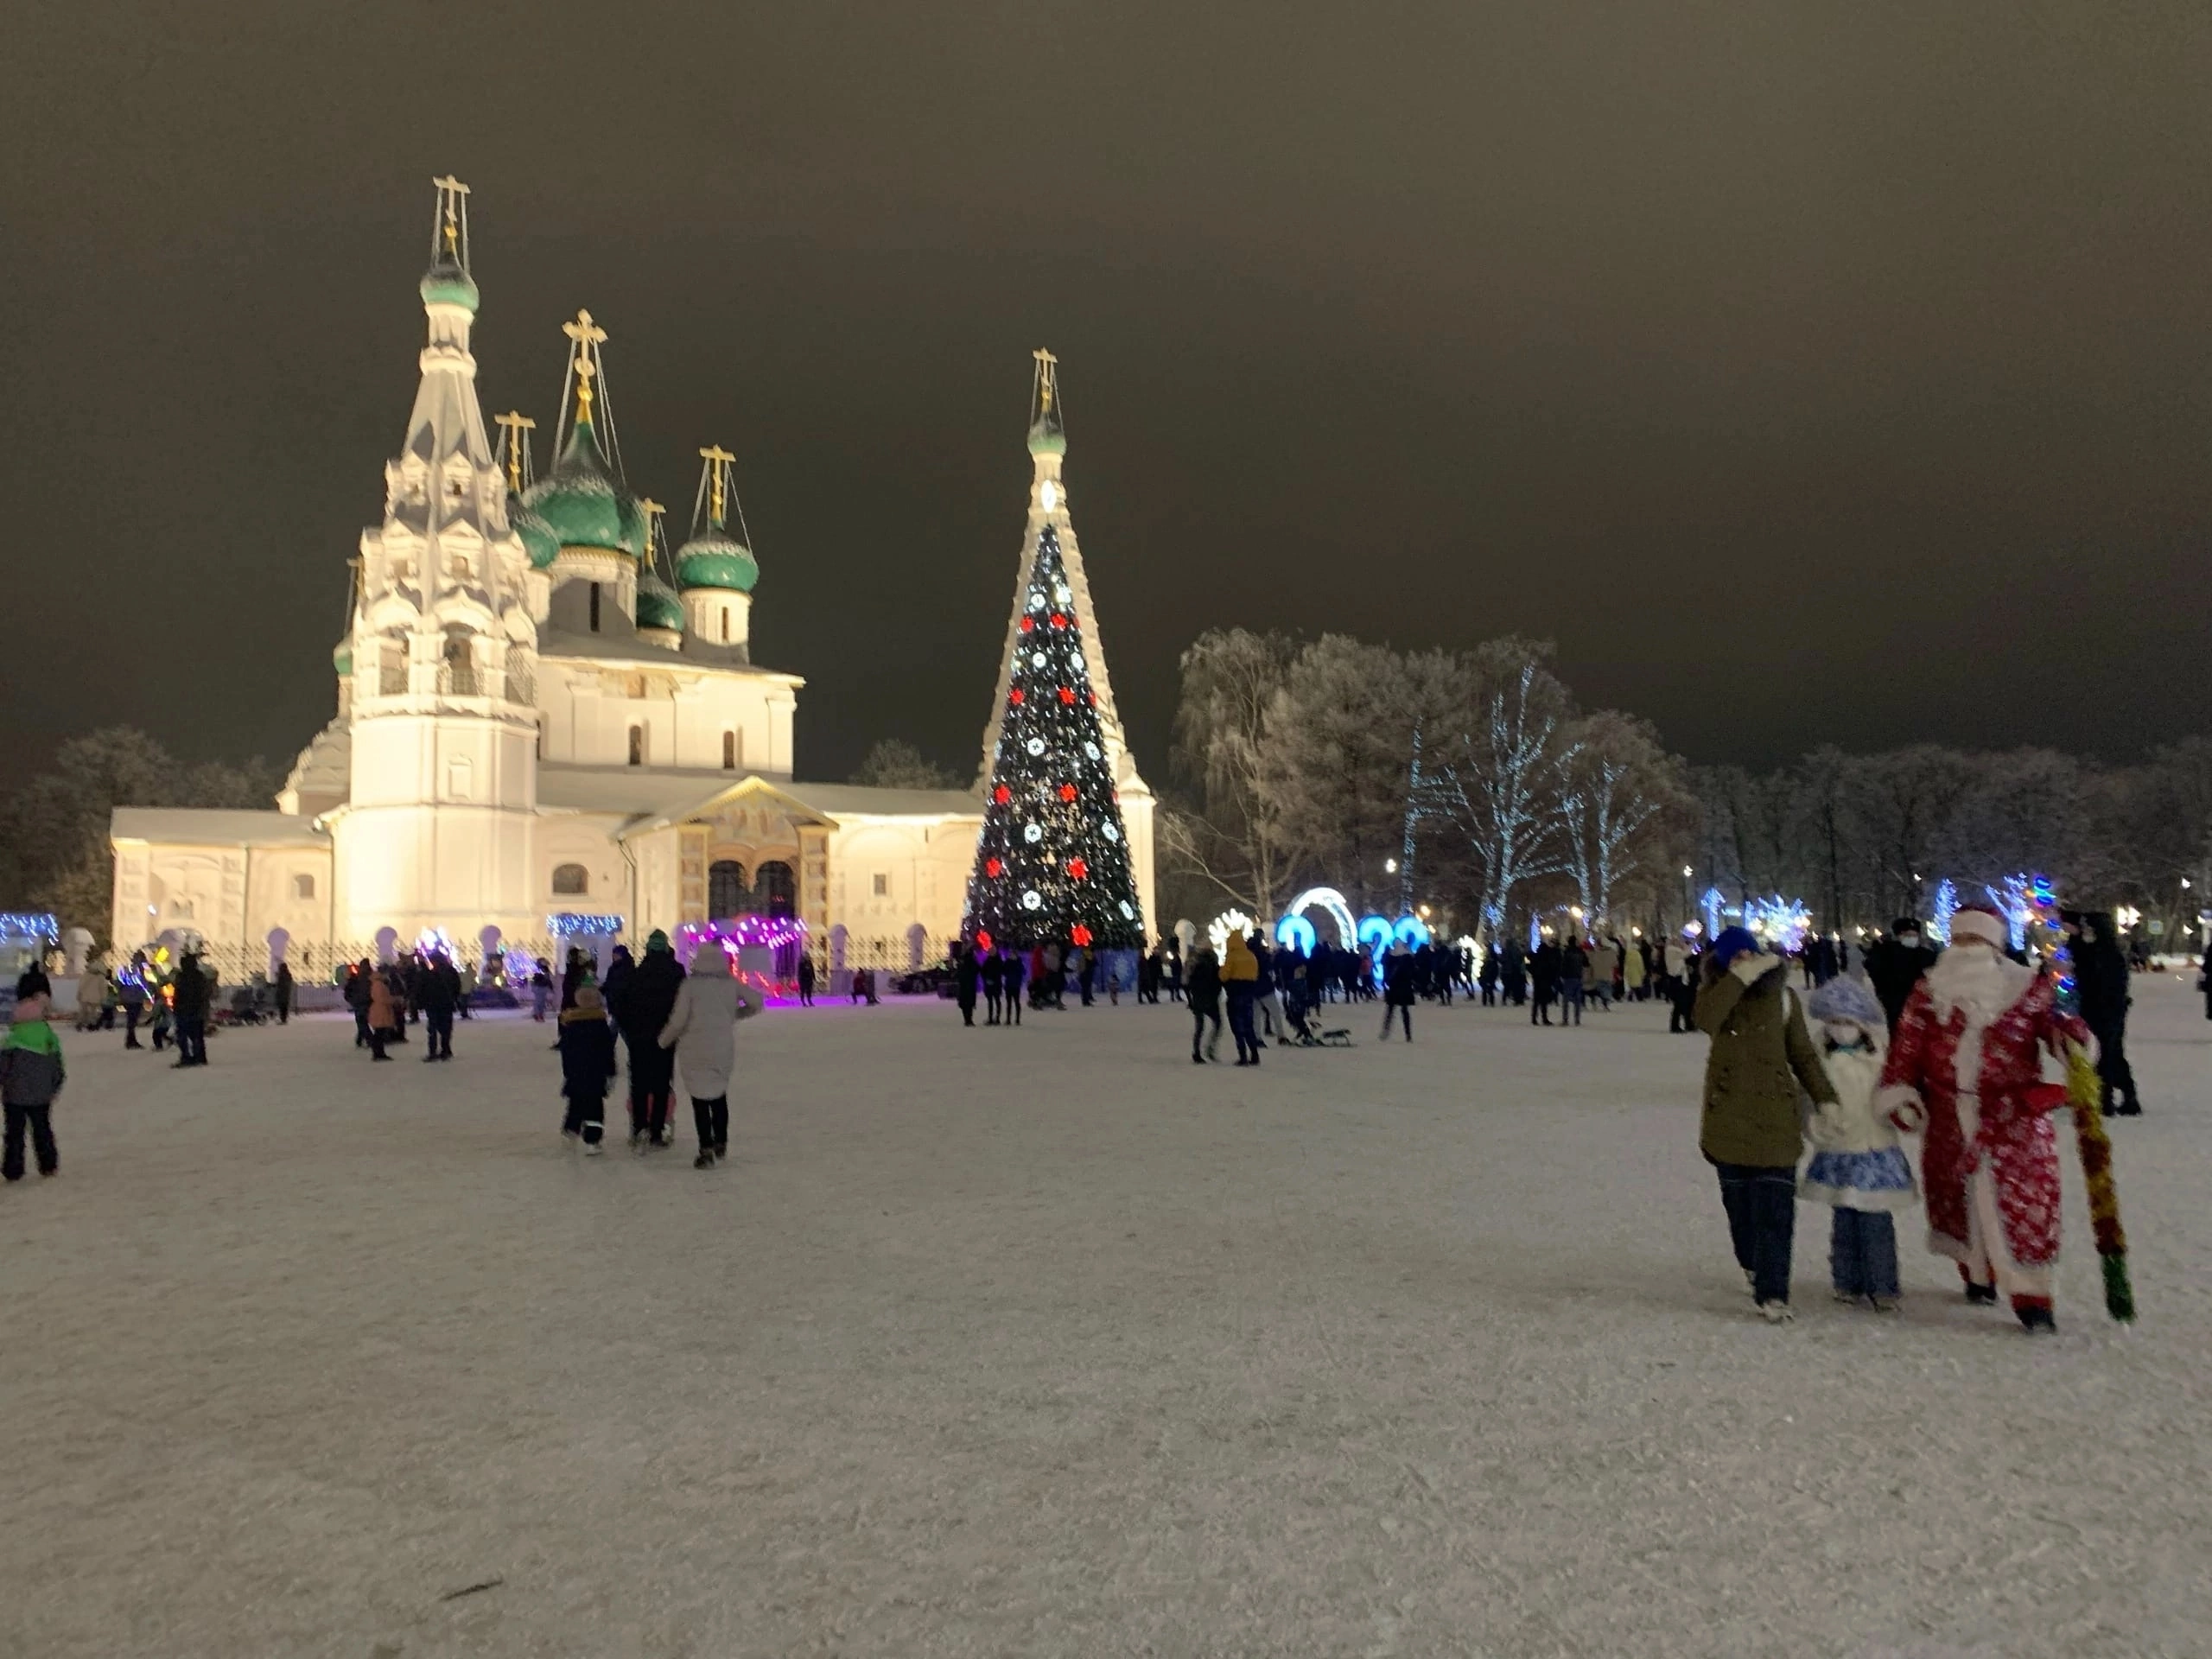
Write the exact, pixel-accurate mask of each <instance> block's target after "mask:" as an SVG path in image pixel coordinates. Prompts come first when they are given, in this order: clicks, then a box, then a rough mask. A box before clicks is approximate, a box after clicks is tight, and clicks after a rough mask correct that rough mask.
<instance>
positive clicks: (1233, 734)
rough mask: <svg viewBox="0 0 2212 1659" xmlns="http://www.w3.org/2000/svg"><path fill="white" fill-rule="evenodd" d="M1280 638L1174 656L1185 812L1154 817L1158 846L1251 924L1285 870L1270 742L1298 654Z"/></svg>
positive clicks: (1239, 631)
mask: <svg viewBox="0 0 2212 1659" xmlns="http://www.w3.org/2000/svg"><path fill="white" fill-rule="evenodd" d="M1297 649H1298V648H1297V645H1296V642H1295V641H1294V640H1293V639H1290V638H1289V636H1287V635H1286V634H1281V633H1252V632H1248V631H1247V630H1245V629H1243V628H1227V629H1219V628H1217V629H1213V630H1211V631H1210V632H1205V633H1203V634H1200V635H1199V636H1198V639H1196V640H1195V641H1194V642H1193V643H1192V645H1191V647H1190V649H1188V650H1187V651H1185V652H1184V653H1183V659H1182V677H1183V686H1182V698H1181V701H1180V702H1179V704H1178V705H1177V708H1176V711H1175V766H1176V771H1177V773H1178V775H1179V778H1180V779H1182V780H1183V781H1184V782H1185V784H1186V785H1188V786H1189V787H1190V788H1191V790H1192V791H1193V792H1194V794H1195V797H1196V810H1193V811H1174V810H1170V811H1168V812H1166V813H1163V814H1162V815H1161V817H1160V847H1161V849H1162V851H1164V852H1165V853H1166V854H1167V855H1168V856H1169V857H1170V858H1171V859H1173V860H1176V861H1180V862H1182V863H1184V864H1186V865H1188V866H1189V867H1190V868H1191V869H1192V871H1193V872H1195V873H1196V874H1199V875H1200V876H1201V877H1202V878H1203V879H1204V880H1205V881H1207V882H1209V883H1210V884H1211V886H1213V887H1217V888H1219V889H1220V891H1221V892H1222V893H1224V895H1226V896H1227V897H1229V898H1230V899H1235V900H1236V903H1237V904H1238V905H1239V906H1243V908H1245V909H1247V910H1249V912H1251V913H1252V914H1253V915H1255V916H1272V915H1273V914H1274V909H1275V903H1276V899H1277V895H1278V893H1279V892H1280V890H1281V887H1282V885H1283V883H1284V880H1285V869H1286V867H1287V861H1288V856H1289V852H1288V847H1287V840H1286V835H1285V829H1284V824H1283V811H1282V801H1281V788H1280V785H1281V774H1282V768H1281V766H1280V765H1279V764H1277V763H1276V762H1275V761H1274V759H1273V758H1272V745H1273V742H1274V738H1273V735H1272V734H1273V733H1274V732H1275V731H1276V730H1278V729H1280V728H1281V724H1282V721H1281V704H1282V702H1283V699H1284V696H1285V695H1286V688H1287V683H1288V681H1289V677H1290V668H1291V664H1292V662H1293V661H1294V658H1295V657H1296V654H1297Z"/></svg>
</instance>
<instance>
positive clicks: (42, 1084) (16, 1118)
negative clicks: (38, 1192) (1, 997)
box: [0, 991, 69, 1181]
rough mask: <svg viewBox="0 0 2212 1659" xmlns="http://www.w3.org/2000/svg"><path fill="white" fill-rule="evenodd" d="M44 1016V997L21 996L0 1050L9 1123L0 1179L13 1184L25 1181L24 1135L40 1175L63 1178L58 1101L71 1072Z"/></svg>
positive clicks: (0, 1082)
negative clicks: (56, 1117) (56, 1119)
mask: <svg viewBox="0 0 2212 1659" xmlns="http://www.w3.org/2000/svg"><path fill="white" fill-rule="evenodd" d="M46 1015H47V999H46V996H45V995H44V994H43V993H41V992H37V991H34V992H32V993H31V994H30V995H28V996H26V995H23V994H22V992H21V991H18V992H17V993H16V1022H15V1024H13V1025H12V1026H10V1027H8V1038H7V1041H6V1042H5V1044H4V1045H0V1111H4V1113H5V1115H6V1118H7V1132H6V1139H5V1141H4V1143H3V1144H0V1177H4V1178H5V1179H8V1180H10V1181H20V1180H22V1179H23V1136H24V1135H25V1133H26V1132H28V1133H29V1136H30V1142H31V1152H32V1154H33V1155H34V1156H35V1157H36V1158H37V1160H38V1173H40V1174H41V1176H47V1175H58V1174H60V1173H61V1154H60V1151H58V1150H57V1149H56V1148H55V1146H54V1097H55V1096H58V1095H60V1092H61V1085H62V1084H64V1083H66V1082H67V1080H68V1076H69V1073H68V1068H67V1066H65V1065H63V1064H62V1060H61V1039H60V1037H58V1036H56V1035H55V1034H54V1027H53V1025H52V1024H51V1023H49V1022H48V1019H47V1017H46Z"/></svg>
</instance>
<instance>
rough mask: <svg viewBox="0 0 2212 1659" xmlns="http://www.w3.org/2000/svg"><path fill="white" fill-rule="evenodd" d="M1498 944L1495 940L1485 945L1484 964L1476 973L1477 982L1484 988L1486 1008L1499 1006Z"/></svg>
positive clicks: (1484, 1005) (1484, 1004)
mask: <svg viewBox="0 0 2212 1659" xmlns="http://www.w3.org/2000/svg"><path fill="white" fill-rule="evenodd" d="M1497 981H1498V953H1497V942H1496V941H1495V940H1493V941H1492V942H1491V943H1490V944H1486V945H1484V947H1483V965H1482V967H1481V969H1479V970H1478V972H1477V973H1476V975H1475V983H1476V984H1477V985H1478V986H1479V987H1480V988H1481V989H1482V994H1483V1007H1486V1008H1494V1007H1497Z"/></svg>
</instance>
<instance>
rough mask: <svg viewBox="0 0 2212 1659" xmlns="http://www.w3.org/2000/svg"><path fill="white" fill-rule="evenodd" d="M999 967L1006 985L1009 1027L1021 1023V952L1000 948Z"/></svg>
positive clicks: (1004, 947)
mask: <svg viewBox="0 0 2212 1659" xmlns="http://www.w3.org/2000/svg"><path fill="white" fill-rule="evenodd" d="M999 967H1000V969H1001V977H1002V978H1003V979H1004V981H1005V983H1006V1022H1005V1023H1007V1025H1009V1026H1018V1025H1020V1023H1021V976H1022V961H1021V952H1020V951H1019V950H1007V947H1006V946H1004V945H1001V946H1000V947H999Z"/></svg>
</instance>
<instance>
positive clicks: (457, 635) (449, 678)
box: [446, 628, 476, 697]
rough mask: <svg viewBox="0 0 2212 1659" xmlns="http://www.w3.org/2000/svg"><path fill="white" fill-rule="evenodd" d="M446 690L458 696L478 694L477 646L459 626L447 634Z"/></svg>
mask: <svg viewBox="0 0 2212 1659" xmlns="http://www.w3.org/2000/svg"><path fill="white" fill-rule="evenodd" d="M446 690H448V692H449V693H451V694H452V695H453V696H456V697H473V696H475V695H476V648H475V646H474V645H473V644H472V643H471V642H470V640H469V638H468V636H467V634H466V633H464V632H461V630H460V629H458V628H455V629H453V630H451V631H449V632H448V633H447V634H446Z"/></svg>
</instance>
